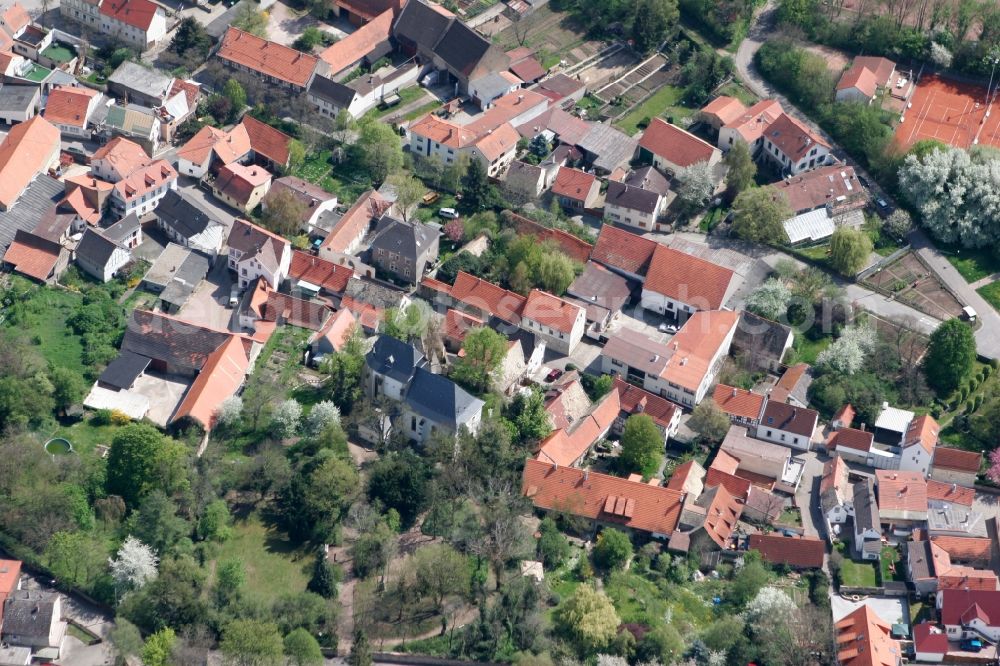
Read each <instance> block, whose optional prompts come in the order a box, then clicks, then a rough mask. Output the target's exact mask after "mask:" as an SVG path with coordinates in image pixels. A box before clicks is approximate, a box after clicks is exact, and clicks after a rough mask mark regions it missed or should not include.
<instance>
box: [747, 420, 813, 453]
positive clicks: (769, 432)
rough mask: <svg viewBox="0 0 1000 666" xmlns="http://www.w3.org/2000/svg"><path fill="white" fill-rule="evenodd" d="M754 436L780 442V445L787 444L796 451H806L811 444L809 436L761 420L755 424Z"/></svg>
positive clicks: (776, 442) (767, 440)
mask: <svg viewBox="0 0 1000 666" xmlns="http://www.w3.org/2000/svg"><path fill="white" fill-rule="evenodd" d="M756 437H757V439H762V440H764V441H766V442H774V443H775V444H781V445H782V446H788V447H791V448H793V449H796V450H798V451H808V450H809V447H810V445H811V444H810V438H809V437H805V436H803V435H799V434H797V433H793V432H788V431H787V430H780V429H778V428H775V427H772V426H768V425H767V424H766V423H763V422H762V423H761V424H760V425H758V426H757V434H756Z"/></svg>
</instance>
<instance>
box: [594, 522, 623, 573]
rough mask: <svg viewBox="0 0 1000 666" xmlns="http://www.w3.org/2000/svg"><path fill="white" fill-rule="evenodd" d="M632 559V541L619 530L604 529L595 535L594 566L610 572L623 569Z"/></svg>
mask: <svg viewBox="0 0 1000 666" xmlns="http://www.w3.org/2000/svg"><path fill="white" fill-rule="evenodd" d="M631 558H632V540H631V539H629V537H628V535H627V534H625V533H624V532H622V531H621V530H616V529H615V528H613V527H606V528H605V529H603V530H601V533H600V534H598V535H597V544H595V545H594V564H596V565H597V566H599V567H600V568H602V569H604V570H605V571H612V570H614V569H621V568H623V567H624V566H625V565H626V564H627V563H628V561H629V560H630V559H631Z"/></svg>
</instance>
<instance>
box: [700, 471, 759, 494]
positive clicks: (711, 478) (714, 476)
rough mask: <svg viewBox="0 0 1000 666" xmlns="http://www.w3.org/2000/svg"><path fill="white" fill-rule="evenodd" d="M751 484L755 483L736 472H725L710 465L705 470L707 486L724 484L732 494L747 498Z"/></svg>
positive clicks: (712, 486)
mask: <svg viewBox="0 0 1000 666" xmlns="http://www.w3.org/2000/svg"><path fill="white" fill-rule="evenodd" d="M751 485H753V484H751V483H750V482H749V481H748V480H747V479H743V478H740V477H738V476H736V475H735V474H730V473H729V472H724V471H722V470H721V469H719V468H718V467H709V468H708V469H707V470H706V471H705V487H706V488H715V487H716V486H724V487H725V488H726V490H728V491H729V492H730V493H731V494H732V495H734V496H736V497H738V498H740V499H746V497H747V494H748V493H749V492H750V486H751Z"/></svg>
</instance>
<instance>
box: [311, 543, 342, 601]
mask: <svg viewBox="0 0 1000 666" xmlns="http://www.w3.org/2000/svg"><path fill="white" fill-rule="evenodd" d="M306 589H307V590H309V591H310V592H314V593H316V594H318V595H319V596H321V597H323V598H324V599H336V598H337V576H336V574H335V573H334V570H333V566H332V565H331V564H330V563H329V562H327V560H326V553H324V552H323V551H322V550H320V551H319V552H318V553H316V561H315V563H313V570H312V576H311V577H310V578H309V583H308V584H307V585H306Z"/></svg>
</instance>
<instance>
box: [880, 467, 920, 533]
mask: <svg viewBox="0 0 1000 666" xmlns="http://www.w3.org/2000/svg"><path fill="white" fill-rule="evenodd" d="M875 485H876V486H877V490H878V514H879V518H880V519H881V520H882V522H883V523H889V524H891V525H897V526H909V525H913V524H918V523H922V522H926V521H927V481H926V480H925V479H924V477H923V475H922V474H920V473H919V472H896V471H892V470H885V469H879V470H875Z"/></svg>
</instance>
